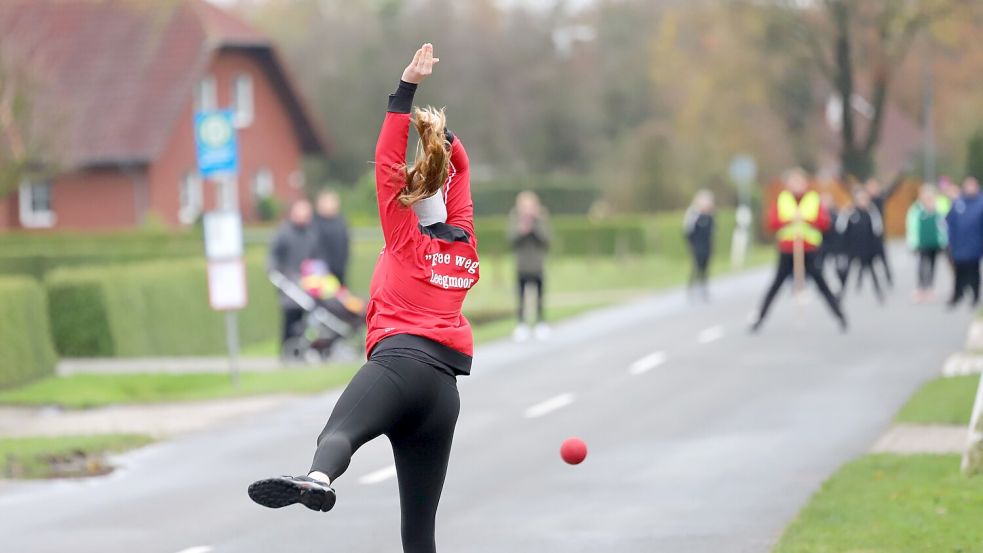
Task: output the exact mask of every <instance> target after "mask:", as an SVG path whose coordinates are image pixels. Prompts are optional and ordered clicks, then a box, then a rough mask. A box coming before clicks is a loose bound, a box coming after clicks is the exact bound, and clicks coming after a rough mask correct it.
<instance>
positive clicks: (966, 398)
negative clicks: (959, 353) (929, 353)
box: [897, 375, 983, 551]
mask: <svg viewBox="0 0 983 553" xmlns="http://www.w3.org/2000/svg"><path fill="white" fill-rule="evenodd" d="M979 382H980V377H979V376H978V375H970V376H956V377H952V378H944V377H939V378H936V379H935V380H931V381H929V382H928V383H926V384H925V385H924V386H922V387H921V388H920V389H919V390H918V391H917V392H915V394H914V395H913V396H911V398H910V399H909V400H908V403H906V404H905V406H904V407H902V408H901V411H900V412H899V413H898V417H897V422H900V423H912V424H962V425H968V424H969V417H970V416H971V415H972V411H973V401H974V400H975V399H976V388H977V385H978V384H979ZM980 550H981V551H983V545H981V548H980Z"/></svg>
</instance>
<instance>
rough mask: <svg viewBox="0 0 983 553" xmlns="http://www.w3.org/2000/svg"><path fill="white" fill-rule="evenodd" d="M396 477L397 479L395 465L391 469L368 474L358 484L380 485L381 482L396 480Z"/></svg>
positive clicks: (387, 468)
mask: <svg viewBox="0 0 983 553" xmlns="http://www.w3.org/2000/svg"><path fill="white" fill-rule="evenodd" d="M395 477H396V465H393V466H391V467H386V468H384V469H381V470H377V471H375V472H370V473H369V474H366V475H365V476H363V477H361V478H359V480H358V483H359V484H366V485H372V484H379V483H381V482H385V481H386V480H389V479H390V478H395Z"/></svg>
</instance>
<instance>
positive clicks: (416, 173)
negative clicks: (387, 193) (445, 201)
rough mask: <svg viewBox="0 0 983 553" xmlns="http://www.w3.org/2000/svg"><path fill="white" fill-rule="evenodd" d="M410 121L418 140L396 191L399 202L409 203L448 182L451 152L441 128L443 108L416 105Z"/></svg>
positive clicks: (431, 193) (445, 118) (432, 192)
mask: <svg viewBox="0 0 983 553" xmlns="http://www.w3.org/2000/svg"><path fill="white" fill-rule="evenodd" d="M413 115H414V117H413V124H414V125H416V131H417V134H419V135H420V141H419V142H417V145H416V159H414V160H413V165H412V166H411V167H407V168H406V169H405V172H406V186H405V187H403V190H402V192H400V194H399V203H401V204H403V205H404V206H407V207H408V206H411V205H413V204H415V203H416V202H418V201H420V200H422V199H424V198H429V197H430V196H433V195H434V194H436V193H437V191H438V190H440V187H441V186H443V185H444V182H446V181H447V172H448V164H449V163H450V152H448V151H447V148H446V146H445V144H446V142H445V141H446V139H445V138H444V129H445V127H446V126H447V116H446V115H445V114H444V110H443V109H436V108H433V107H427V108H416V111H415V112H414V114H413Z"/></svg>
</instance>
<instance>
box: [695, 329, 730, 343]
mask: <svg viewBox="0 0 983 553" xmlns="http://www.w3.org/2000/svg"><path fill="white" fill-rule="evenodd" d="M723 337H724V327H722V326H720V325H717V326H711V327H710V328H705V329H703V330H702V331H700V335H699V337H697V340H698V341H699V342H700V343H701V344H709V343H710V342H716V341H717V340H719V339H721V338H723Z"/></svg>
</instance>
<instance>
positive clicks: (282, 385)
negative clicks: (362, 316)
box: [0, 363, 360, 409]
mask: <svg viewBox="0 0 983 553" xmlns="http://www.w3.org/2000/svg"><path fill="white" fill-rule="evenodd" d="M359 365H360V363H340V364H336V365H331V366H328V367H314V368H297V369H293V368H291V369H282V370H278V371H274V372H262V373H243V374H241V375H240V378H241V381H240V386H239V387H238V388H236V387H234V386H232V383H231V382H230V380H229V377H228V375H226V374H123V375H95V374H79V375H72V376H65V377H49V378H44V379H42V380H39V381H37V382H33V383H31V384H28V385H26V386H22V387H19V388H14V389H11V390H3V391H0V404H5V405H24V406H28V405H30V406H38V405H57V406H61V407H66V408H73V409H84V408H92V407H101V406H105V405H113V404H133V403H163V402H177V401H198V400H210V399H222V398H230V397H239V396H249V395H259V394H313V393H317V392H322V391H324V390H329V389H332V388H337V387H339V386H341V385H343V384H345V383H347V382H348V381H349V380H351V377H352V376H353V375H354V374H355V371H356V369H357V368H358V366H359Z"/></svg>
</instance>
